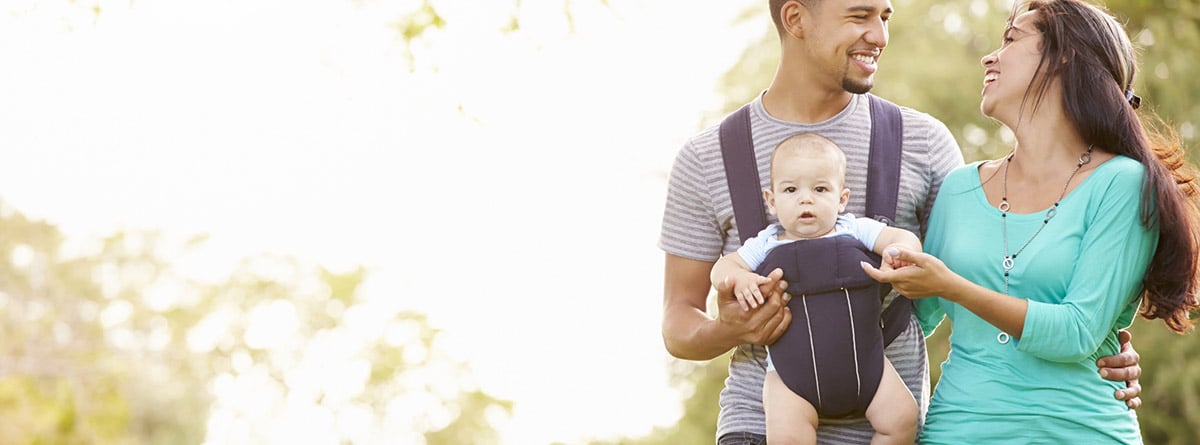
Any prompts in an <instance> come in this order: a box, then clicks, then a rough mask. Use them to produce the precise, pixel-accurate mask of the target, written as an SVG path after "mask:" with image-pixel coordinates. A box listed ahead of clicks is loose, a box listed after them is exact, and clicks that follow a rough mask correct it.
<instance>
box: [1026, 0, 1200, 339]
mask: <svg viewBox="0 0 1200 445" xmlns="http://www.w3.org/2000/svg"><path fill="white" fill-rule="evenodd" d="M1024 11H1036V12H1037V13H1038V15H1039V16H1040V17H1039V20H1037V24H1036V27H1037V29H1038V31H1040V32H1041V33H1042V58H1041V61H1040V62H1039V66H1038V71H1037V72H1038V74H1037V75H1036V77H1035V78H1034V80H1033V82H1031V84H1030V90H1029V91H1027V97H1028V93H1035V94H1034V95H1033V96H1034V108H1036V107H1037V104H1039V103H1041V100H1042V99H1043V98H1044V96H1045V94H1046V89H1047V88H1048V87H1049V84H1050V83H1051V82H1049V81H1048V80H1049V79H1055V78H1057V79H1059V80H1060V81H1061V83H1062V89H1063V97H1062V100H1063V104H1064V107H1065V109H1066V112H1067V116H1068V118H1069V119H1070V120H1071V121H1072V122H1073V123H1074V124H1075V127H1076V129H1077V130H1078V131H1079V134H1080V135H1081V136H1082V137H1083V141H1084V142H1085V143H1087V144H1090V145H1095V146H1096V147H1103V148H1104V149H1106V150H1108V151H1110V152H1113V153H1116V154H1120V155H1124V156H1126V157H1129V158H1133V159H1135V160H1137V161H1138V162H1140V163H1142V165H1143V166H1145V170H1146V176H1145V179H1144V182H1143V187H1142V209H1141V218H1142V224H1144V225H1145V226H1146V227H1154V225H1156V224H1157V226H1158V229H1159V237H1158V249H1157V250H1156V251H1155V252H1154V258H1153V259H1152V260H1151V262H1150V268H1149V269H1148V270H1147V271H1146V276H1145V277H1144V278H1143V280H1142V284H1143V297H1144V298H1143V300H1142V306H1141V315H1142V316H1143V317H1146V318H1148V319H1155V318H1161V319H1162V320H1163V321H1164V322H1166V324H1167V326H1168V327H1170V328H1171V329H1172V330H1174V331H1176V332H1180V333H1182V332H1186V331H1188V330H1190V329H1192V320H1191V318H1190V313H1191V311H1192V310H1193V309H1196V308H1197V307H1198V306H1200V302H1198V301H1197V295H1196V291H1197V266H1198V263H1200V245H1198V243H1200V210H1198V207H1197V199H1198V197H1200V186H1198V184H1197V182H1196V172H1195V169H1194V168H1193V167H1192V166H1191V165H1190V164H1188V162H1187V157H1186V152H1185V151H1184V149H1183V146H1182V144H1181V143H1180V140H1179V138H1178V137H1177V136H1176V135H1175V132H1174V131H1172V129H1171V128H1170V126H1169V125H1166V124H1165V123H1163V121H1162V120H1161V119H1160V118H1159V117H1158V116H1157V115H1155V114H1154V113H1151V112H1144V113H1141V115H1140V116H1139V113H1138V112H1137V111H1136V109H1137V108H1138V106H1139V105H1140V101H1141V99H1140V98H1138V97H1137V96H1135V95H1134V94H1133V79H1134V74H1136V72H1137V63H1136V60H1135V58H1134V48H1133V45H1132V43H1131V42H1130V41H1129V36H1128V35H1127V34H1126V33H1125V30H1124V28H1122V26H1121V25H1120V24H1119V23H1117V21H1116V19H1114V18H1113V17H1112V16H1111V15H1109V14H1108V13H1107V12H1105V11H1103V10H1101V9H1100V8H1098V7H1096V6H1093V5H1091V4H1088V3H1085V2H1083V1H1080V0H1031V1H1027V2H1025V3H1024V4H1018V5H1017V6H1016V8H1015V9H1014V10H1013V14H1012V15H1011V16H1010V17H1009V22H1010V25H1011V22H1012V20H1013V19H1014V18H1015V17H1016V16H1017V15H1018V14H1019V13H1021V12H1024ZM1063 61H1065V63H1063ZM1143 119H1145V120H1146V122H1145V123H1143Z"/></svg>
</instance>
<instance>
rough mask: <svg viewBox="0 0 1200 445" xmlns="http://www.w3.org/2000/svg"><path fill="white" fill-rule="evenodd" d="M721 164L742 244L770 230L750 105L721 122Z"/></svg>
mask: <svg viewBox="0 0 1200 445" xmlns="http://www.w3.org/2000/svg"><path fill="white" fill-rule="evenodd" d="M720 138H721V160H722V161H724V163H725V181H726V182H728V183H729V198H730V199H732V200H733V219H734V222H735V223H736V224H737V229H738V236H739V237H740V238H741V241H742V243H745V242H746V240H748V239H750V238H751V237H753V236H754V235H757V234H758V232H760V231H762V229H765V228H767V209H766V207H765V206H764V205H763V199H762V180H761V179H760V178H759V177H758V158H757V157H756V156H755V153H754V138H753V137H751V136H750V104H746V105H744V106H742V108H739V109H738V110H737V111H734V112H733V114H730V115H729V116H727V117H726V118H725V120H724V121H722V122H721V129H720Z"/></svg>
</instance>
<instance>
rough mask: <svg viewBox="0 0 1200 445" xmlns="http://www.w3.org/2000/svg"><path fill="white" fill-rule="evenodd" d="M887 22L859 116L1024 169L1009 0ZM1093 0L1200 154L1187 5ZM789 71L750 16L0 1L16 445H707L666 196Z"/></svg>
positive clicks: (1147, 411)
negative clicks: (675, 355) (940, 130)
mask: <svg viewBox="0 0 1200 445" xmlns="http://www.w3.org/2000/svg"><path fill="white" fill-rule="evenodd" d="M893 5H894V7H895V9H896V14H895V15H894V16H893V20H892V21H891V24H890V27H891V28H890V29H891V43H890V45H889V46H888V48H887V50H886V51H885V52H884V57H883V59H882V60H881V70H880V73H879V75H878V79H877V82H876V85H877V87H876V89H875V92H876V93H878V94H880V95H882V96H884V97H887V98H889V99H891V100H893V101H895V102H897V103H899V104H902V105H906V106H910V107H913V108H917V109H919V110H922V111H925V112H927V113H930V114H932V115H933V116H935V117H937V118H939V119H941V120H942V121H944V122H945V123H946V124H947V125H948V126H949V128H950V129H951V131H953V132H954V134H955V136H956V137H957V139H958V141H959V144H960V145H961V146H962V148H963V150H964V153H965V156H966V158H967V160H968V161H970V160H976V159H984V158H994V157H998V156H1000V155H1002V154H1004V153H1005V152H1007V150H1008V149H1009V148H1008V147H1009V146H1010V144H1011V135H1010V134H1007V133H1006V132H1004V131H1001V129H1000V126H999V125H998V124H996V123H994V122H992V121H990V120H988V119H986V118H983V117H982V116H981V115H980V114H979V112H978V92H979V89H980V87H981V85H982V69H981V68H980V66H979V58H980V57H982V56H983V55H984V54H986V53H987V52H989V51H991V50H992V49H993V48H994V47H996V46H997V45H998V44H999V41H1000V34H1001V30H1002V28H1003V25H1004V19H1005V17H1006V16H1007V12H1008V10H1009V7H1010V6H1011V2H1010V1H1008V0H960V1H950V2H946V1H933V0H893ZM1107 6H1108V8H1109V9H1110V10H1112V11H1114V12H1115V13H1116V14H1117V15H1118V17H1119V18H1121V19H1122V20H1123V21H1124V22H1125V23H1126V26H1127V29H1128V30H1129V33H1130V35H1131V37H1132V38H1133V40H1134V41H1135V42H1136V43H1137V44H1138V46H1139V47H1140V49H1141V53H1140V68H1141V71H1140V75H1139V79H1138V82H1137V84H1136V85H1137V91H1138V93H1139V94H1140V95H1141V96H1142V97H1143V110H1152V111H1155V112H1157V113H1159V114H1160V115H1161V116H1163V117H1164V118H1165V120H1166V121H1167V123H1168V124H1169V125H1171V126H1172V127H1173V128H1174V129H1175V130H1176V131H1177V132H1178V133H1179V135H1180V136H1181V138H1182V139H1183V141H1184V143H1185V144H1186V145H1187V146H1188V147H1190V148H1192V149H1193V150H1194V149H1195V147H1196V146H1197V128H1196V126H1197V125H1198V124H1200V103H1198V102H1197V100H1196V99H1197V98H1200V84H1198V83H1197V82H1196V81H1195V80H1194V78H1193V76H1192V75H1189V74H1188V73H1190V72H1194V71H1196V70H1197V69H1200V62H1198V61H1197V59H1196V57H1195V56H1196V54H1197V50H1200V2H1197V1H1190V0H1189V1H1184V0H1177V1H1162V2H1147V1H1134V0H1129V1H1109V2H1108V3H1107ZM777 57H778V43H777V40H776V37H775V34H774V29H773V27H772V25H771V24H770V18H769V16H768V15H767V13H766V2H765V1H761V0H757V1H749V0H736V1H726V2H716V4H711V5H710V4H705V5H700V4H697V3H696V2H684V1H676V0H670V1H659V2H644V1H636V0H488V1H483V0H477V1H451V0H440V1H439V0H394V1H384V0H324V1H310V2H288V1H283V0H243V1H231V0H224V1H207V2H199V1H185V0H154V1H147V0H142V1H133V0H123V1H104V0H15V1H10V2H5V3H4V4H3V5H2V6H0V66H3V67H4V68H3V69H2V70H0V104H3V106H0V443H4V444H8V443H12V444H29V443H49V444H59V443H62V444H75V443H88V444H92V443H98V444H243V443H248V444H261V443H316V444H343V443H346V444H350V443H353V444H385V443H386V444H396V443H399V444H611V443H622V444H678V443H711V442H712V440H713V435H714V430H715V418H716V412H717V409H718V407H717V402H716V400H717V395H718V392H719V389H720V388H721V386H722V380H723V379H724V377H725V367H726V366H727V364H728V360H727V358H726V357H722V358H719V359H716V360H712V361H710V362H689V361H680V360H675V359H672V358H670V357H669V356H668V355H667V354H666V352H665V350H664V349H663V347H662V343H661V337H660V335H659V320H660V317H661V298H662V297H661V286H662V284H661V283H662V277H661V268H662V259H661V258H662V253H661V252H660V251H659V250H658V249H657V247H656V240H657V235H658V229H659V226H658V224H659V221H660V218H661V212H662V200H663V196H664V193H665V186H666V175H667V173H668V171H669V169H670V165H671V162H672V160H673V159H674V155H675V152H676V151H677V150H678V149H679V148H680V147H681V146H682V144H683V143H684V141H685V140H686V138H687V137H689V136H690V135H692V134H693V133H695V132H697V131H699V130H701V129H703V128H705V127H707V126H710V125H714V124H716V123H717V122H719V120H720V118H721V117H722V116H723V115H724V114H725V113H727V112H729V111H731V110H733V109H734V108H736V107H737V106H740V105H741V104H742V103H744V102H746V101H748V100H750V99H752V98H753V97H754V95H756V94H758V93H759V92H761V91H762V89H763V88H765V87H766V86H767V84H768V82H769V81H770V78H771V76H772V75H773V74H774V73H773V68H774V65H775V60H776V58H777ZM1195 158H1196V157H1195V155H1193V160H1194V159H1195ZM1132 330H1133V332H1134V336H1135V345H1136V347H1137V350H1138V351H1139V352H1140V353H1141V355H1142V365H1143V367H1144V370H1145V374H1144V376H1143V378H1142V384H1143V388H1144V392H1143V399H1144V401H1145V405H1144V406H1143V407H1142V408H1141V409H1140V410H1139V411H1138V414H1139V419H1140V420H1141V423H1142V429H1143V434H1144V436H1145V439H1146V442H1147V443H1156V444H1191V443H1200V354H1197V352H1200V348H1197V343H1196V340H1195V335H1194V334H1189V335H1187V336H1177V335H1174V334H1171V333H1169V332H1168V330H1167V329H1166V328H1165V327H1163V326H1162V325H1161V323H1159V322H1150V321H1146V320H1138V321H1137V322H1135V324H1134V326H1133V328H1132ZM949 331H950V327H949V326H948V324H947V325H944V326H943V327H942V328H940V329H939V330H938V331H937V333H936V334H935V335H934V336H933V337H932V338H931V339H930V341H931V357H930V360H931V361H932V362H933V363H935V365H934V366H933V367H932V369H933V372H934V378H935V379H936V376H937V366H936V363H939V362H940V361H941V360H942V358H943V357H944V354H945V337H946V336H947V334H948V333H949Z"/></svg>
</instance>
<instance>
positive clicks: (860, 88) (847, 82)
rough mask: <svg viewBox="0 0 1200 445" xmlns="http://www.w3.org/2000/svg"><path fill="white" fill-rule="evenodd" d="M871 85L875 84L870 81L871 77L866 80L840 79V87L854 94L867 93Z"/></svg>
mask: <svg viewBox="0 0 1200 445" xmlns="http://www.w3.org/2000/svg"><path fill="white" fill-rule="evenodd" d="M873 86H875V83H874V82H872V81H871V79H866V80H852V79H849V78H846V79H842V89H844V90H846V91H849V92H851V93H854V94H867V93H868V92H870V91H871V87H873Z"/></svg>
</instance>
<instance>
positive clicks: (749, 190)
mask: <svg viewBox="0 0 1200 445" xmlns="http://www.w3.org/2000/svg"><path fill="white" fill-rule="evenodd" d="M867 97H868V99H869V100H868V101H869V102H870V107H871V154H870V158H869V159H868V162H867V164H868V167H867V169H868V171H867V195H866V197H867V214H866V216H868V217H870V218H874V219H876V220H879V221H881V222H883V223H884V224H888V225H891V224H892V223H893V222H894V221H895V219H896V200H897V195H898V193H897V191H898V190H900V154H901V150H902V146H903V140H904V127H903V122H902V119H901V117H900V108H899V107H898V106H896V104H893V103H891V102H888V101H886V100H884V99H882V98H879V97H877V96H875V95H867ZM719 137H720V143H721V160H722V161H723V162H724V164H725V180H726V182H728V184H729V195H730V199H732V201H733V202H732V203H733V217H734V222H735V224H737V228H738V236H739V238H741V242H743V243H745V242H746V240H747V239H750V238H751V237H753V236H754V235H756V234H758V232H760V231H762V229H765V228H766V227H767V216H766V214H767V211H766V207H765V205H764V204H763V200H762V181H761V179H760V178H759V175H758V159H757V156H756V153H755V151H754V138H753V136H751V134H750V104H746V105H744V106H742V108H739V109H738V110H737V111H735V112H733V113H732V114H730V115H729V116H726V117H725V120H723V121H721V126H720V130H719ZM911 312H912V302H911V301H909V300H908V299H907V298H895V299H893V301H892V304H890V305H888V307H887V308H885V309H884V311H883V317H882V323H883V338H884V344H885V345H886V344H888V343H891V342H892V340H893V339H895V338H896V336H898V335H899V334H900V333H901V332H903V331H904V328H905V327H906V326H907V325H908V319H909V314H910V313H911Z"/></svg>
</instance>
